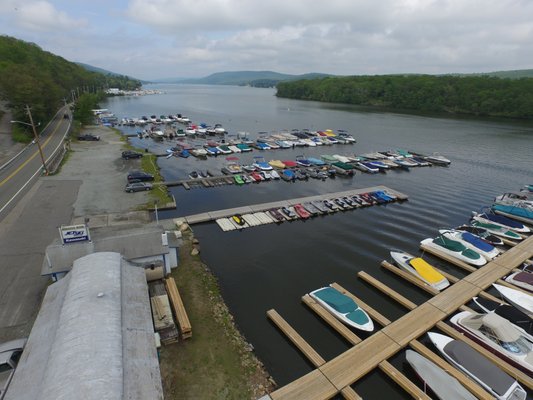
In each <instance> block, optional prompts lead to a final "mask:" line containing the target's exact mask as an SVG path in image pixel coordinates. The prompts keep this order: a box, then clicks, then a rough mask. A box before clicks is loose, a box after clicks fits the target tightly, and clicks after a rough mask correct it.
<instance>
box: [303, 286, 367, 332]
mask: <svg viewBox="0 0 533 400" xmlns="http://www.w3.org/2000/svg"><path fill="white" fill-rule="evenodd" d="M309 296H311V297H312V298H313V299H314V300H316V301H317V302H318V303H319V304H320V305H322V306H323V307H324V308H325V309H326V310H328V311H329V312H330V313H331V314H332V315H333V316H335V318H337V319H338V320H339V321H341V322H343V323H345V324H346V325H349V326H352V327H354V328H357V329H361V330H363V331H367V332H371V331H373V330H374V323H373V322H372V320H371V319H370V317H369V316H368V314H367V313H366V312H365V311H364V310H363V309H362V308H360V307H359V306H358V305H357V303H356V302H355V301H353V299H352V298H351V297H348V296H346V295H345V294H343V293H341V292H339V291H338V290H337V289H335V288H332V287H330V286H326V287H323V288H320V289H316V290H313V291H312V292H310V293H309Z"/></svg>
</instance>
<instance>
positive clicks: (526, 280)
mask: <svg viewBox="0 0 533 400" xmlns="http://www.w3.org/2000/svg"><path fill="white" fill-rule="evenodd" d="M505 281H506V282H509V283H512V284H513V285H515V286H518V287H521V288H522V289H526V290H527V291H529V292H533V274H532V273H530V272H524V271H517V272H513V273H512V274H511V275H509V276H508V277H506V278H505Z"/></svg>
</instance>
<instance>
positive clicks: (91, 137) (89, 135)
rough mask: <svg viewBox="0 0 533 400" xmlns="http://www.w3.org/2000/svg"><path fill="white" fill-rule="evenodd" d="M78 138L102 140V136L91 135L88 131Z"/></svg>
mask: <svg viewBox="0 0 533 400" xmlns="http://www.w3.org/2000/svg"><path fill="white" fill-rule="evenodd" d="M78 140H86V141H90V142H93V141H96V140H100V136H96V135H91V134H89V133H88V134H86V135H80V136H78Z"/></svg>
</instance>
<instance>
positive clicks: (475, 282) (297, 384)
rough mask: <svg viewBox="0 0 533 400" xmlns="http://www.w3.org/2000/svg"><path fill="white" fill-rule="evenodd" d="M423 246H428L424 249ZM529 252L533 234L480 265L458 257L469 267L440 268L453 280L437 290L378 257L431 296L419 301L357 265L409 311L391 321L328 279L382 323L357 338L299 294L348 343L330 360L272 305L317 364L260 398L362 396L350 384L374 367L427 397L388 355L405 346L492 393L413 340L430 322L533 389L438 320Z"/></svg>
mask: <svg viewBox="0 0 533 400" xmlns="http://www.w3.org/2000/svg"><path fill="white" fill-rule="evenodd" d="M424 250H426V251H428V249H424ZM433 255H435V256H438V257H441V258H443V259H446V260H447V261H450V262H452V260H450V259H448V258H447V257H444V256H445V255H444V254H438V253H435V252H433ZM532 256H533V236H530V237H529V238H527V239H525V240H523V241H522V242H520V243H517V244H515V245H514V246H512V247H511V248H510V249H509V250H507V251H505V252H504V253H503V254H501V255H500V256H498V257H497V258H495V259H494V260H493V261H491V262H489V263H487V264H486V265H485V266H483V267H481V268H479V269H473V270H470V268H464V267H465V265H461V264H462V263H461V262H460V261H459V262H453V264H454V265H455V266H456V267H458V268H461V269H466V270H467V271H469V272H471V273H470V274H469V275H467V276H466V277H464V278H463V279H459V278H456V277H454V276H453V275H450V274H446V273H445V272H443V271H441V272H442V273H443V274H446V276H447V278H448V279H449V280H450V282H451V283H452V285H451V286H450V287H448V288H447V289H445V290H444V291H442V292H438V291H436V290H434V289H432V288H430V287H429V286H427V285H424V284H423V283H421V282H420V281H418V280H413V279H411V276H410V275H409V274H406V273H404V272H403V271H402V270H400V269H399V268H397V267H395V266H392V265H391V264H390V263H388V262H386V261H384V262H383V263H382V266H383V267H384V268H386V269H387V270H389V271H391V272H394V273H395V274H396V275H398V276H400V277H402V278H404V279H406V280H407V281H408V282H409V283H411V284H414V285H416V286H417V287H418V288H420V289H422V290H424V291H425V292H426V293H428V294H430V295H433V297H432V298H431V299H430V300H428V301H426V302H425V303H423V304H421V305H417V304H415V303H414V302H412V301H411V300H409V299H408V298H406V297H404V296H403V295H401V294H400V293H398V292H396V291H395V290H393V289H392V288H390V287H388V286H387V285H385V284H384V283H382V282H380V281H379V280H377V279H375V278H374V277H372V276H371V275H370V274H368V273H366V272H364V271H360V272H359V273H358V277H359V278H360V279H362V280H363V281H364V282H365V283H367V284H368V285H370V286H371V287H373V288H375V289H377V290H379V291H380V292H381V293H382V294H383V295H384V296H388V297H389V298H391V299H392V300H394V301H396V302H397V303H398V304H400V305H401V306H402V307H404V308H406V309H407V310H408V311H409V312H408V313H407V314H405V315H404V316H403V317H401V318H399V319H397V320H396V321H390V320H389V319H387V318H386V317H385V316H383V315H382V314H380V313H379V312H378V311H376V310H375V309H373V308H372V307H370V306H368V305H367V304H365V303H364V302H363V301H362V300H361V299H359V298H357V297H356V296H355V295H353V294H352V293H350V292H348V291H347V290H346V289H344V288H343V287H341V286H340V285H339V284H337V283H332V284H331V286H332V287H334V288H336V289H337V290H339V291H340V292H341V293H344V294H345V295H347V296H349V297H351V298H352V299H354V301H356V302H357V304H358V305H359V306H360V307H361V308H362V309H364V310H365V311H366V312H367V313H368V314H369V315H370V317H371V318H372V319H373V320H374V322H375V323H376V324H377V325H380V326H382V329H381V330H378V331H376V332H375V333H373V334H372V335H371V336H369V337H368V338H367V339H365V340H362V339H361V338H359V337H358V336H357V335H356V334H355V333H354V332H353V331H352V330H351V329H348V328H347V327H346V326H345V325H343V324H342V323H340V322H339V321H337V320H336V319H335V318H333V317H332V316H331V314H329V313H328V312H327V311H326V310H325V309H324V308H323V307H322V306H320V305H319V304H318V303H316V302H314V301H313V300H312V299H311V298H310V297H309V296H307V295H305V296H303V298H302V301H303V302H304V303H305V304H306V305H307V306H308V307H309V308H310V309H311V310H312V311H314V312H315V313H317V314H318V316H319V317H321V318H323V320H324V321H325V323H327V324H328V325H330V326H331V327H332V328H333V329H335V330H336V331H337V332H338V333H339V335H341V337H343V338H344V339H345V340H346V341H347V342H348V343H349V344H350V345H352V346H353V347H351V348H350V349H349V350H347V351H345V352H344V353H342V354H340V355H339V356H337V357H335V358H334V359H332V360H330V361H326V360H324V359H323V358H322V357H321V356H320V355H319V354H318V353H317V352H316V350H314V349H313V348H312V347H311V346H310V345H309V343H307V342H306V341H305V339H304V338H303V337H302V336H301V335H300V334H299V333H298V332H297V331H296V330H294V329H293V328H292V327H291V326H290V324H289V322H287V321H285V320H284V319H283V317H282V316H281V315H280V314H278V313H277V312H276V311H275V310H269V311H268V312H267V316H268V318H269V319H270V320H271V321H273V322H274V324H275V325H276V326H277V327H278V328H279V329H280V330H281V331H282V332H283V333H284V334H285V335H286V336H287V337H288V339H290V340H291V342H292V343H293V344H294V345H295V346H296V347H297V348H298V349H299V350H300V351H301V352H302V353H303V354H304V355H305V356H306V357H307V359H308V360H309V361H310V362H311V363H312V364H313V365H314V366H315V368H316V369H315V370H313V371H312V372H310V373H308V374H306V375H304V376H303V377H301V378H299V379H297V380H295V381H293V382H292V383H289V384H288V385H286V386H283V387H281V388H279V389H277V390H275V391H274V392H272V393H270V394H269V395H266V396H263V397H262V398H261V399H260V400H309V399H313V400H326V399H330V398H332V397H334V396H335V395H337V394H340V395H341V396H343V397H344V398H345V399H361V396H360V395H358V394H357V393H356V392H355V391H354V389H353V388H352V387H351V385H352V384H354V383H355V382H357V381H358V380H359V379H361V378H362V377H364V376H365V375H366V374H368V373H369V372H371V371H372V370H373V369H374V368H376V367H377V368H379V369H380V370H381V371H382V372H384V373H385V374H386V375H387V376H388V377H389V378H390V379H392V380H393V381H394V382H396V383H397V384H398V385H399V386H400V387H401V388H402V389H404V390H405V391H406V392H407V393H408V394H409V395H411V396H412V397H413V398H416V399H429V397H428V396H427V395H426V394H425V393H424V392H423V391H422V390H421V389H420V386H419V385H417V384H414V383H413V382H411V381H410V380H409V379H408V378H407V377H406V376H405V375H403V374H402V373H401V372H400V371H398V370H396V369H395V368H394V367H393V366H392V365H391V364H390V363H389V362H388V361H387V360H388V359H389V358H390V357H392V356H394V355H395V354H396V353H398V352H399V351H402V350H403V349H404V348H406V347H407V346H409V347H411V348H412V349H414V350H415V351H417V352H418V353H420V354H422V355H423V356H424V357H426V358H429V359H430V360H431V361H433V362H434V363H436V364H437V365H439V366H440V367H441V368H443V369H445V370H446V371H447V372H448V373H449V374H450V375H452V376H453V377H454V378H455V379H457V380H458V381H459V382H460V383H461V384H462V385H463V386H464V387H465V388H466V389H467V390H469V391H470V392H471V393H472V394H473V395H474V396H475V397H476V398H479V399H493V398H494V397H493V396H491V395H490V394H489V393H487V392H486V391H485V390H484V389H483V388H482V387H481V386H479V385H478V384H477V383H476V382H474V381H473V380H471V379H469V378H468V377H467V376H466V375H465V374H463V373H462V372H460V371H458V370H457V369H455V368H453V367H452V366H451V365H450V364H448V363H447V362H446V361H444V359H442V358H441V357H440V356H437V354H435V353H434V352H433V351H432V350H430V349H429V348H427V347H426V346H425V345H423V344H422V343H421V342H420V341H419V340H418V338H419V337H421V336H423V335H424V334H425V333H426V332H427V331H429V330H430V329H434V328H437V329H438V330H440V331H441V332H443V333H444V334H446V335H448V336H451V337H452V338H454V339H456V340H462V341H464V342H466V343H467V344H468V345H470V346H471V347H473V348H474V349H475V350H477V351H478V352H480V353H482V354H483V355H484V356H485V357H487V358H489V359H490V360H491V361H492V362H493V363H495V364H496V365H498V367H500V368H501V369H502V370H503V371H505V372H507V373H508V374H509V375H511V376H513V377H514V378H515V379H517V380H518V381H519V382H520V384H521V385H522V386H523V387H524V388H526V389H529V390H533V378H532V377H531V376H530V375H529V374H528V373H525V372H523V371H522V370H519V369H517V368H516V367H514V366H513V365H511V364H509V363H507V362H506V361H504V360H503V359H501V358H499V357H498V356H496V355H494V354H492V353H491V352H489V351H487V350H486V349H485V348H484V347H482V346H480V345H479V344H477V343H476V342H474V341H472V340H471V339H469V338H468V337H466V336H465V335H463V334H461V333H459V332H458V331H456V330H455V329H454V328H452V327H451V326H449V325H448V324H446V323H445V322H443V321H444V320H445V319H446V318H447V317H449V316H450V315H452V314H454V313H455V312H456V311H458V310H460V311H464V310H470V309H469V308H468V307H467V306H465V304H466V303H467V302H469V301H470V300H471V299H472V297H474V296H483V297H485V298H488V299H494V297H493V296H491V295H490V294H488V293H486V292H485V290H486V289H487V288H488V287H490V286H491V285H492V283H494V282H502V281H501V278H502V277H503V276H505V275H508V274H509V273H510V272H512V271H513V270H515V268H517V267H518V266H520V265H521V264H522V263H523V262H525V261H527V260H528V259H530V258H531V257H532Z"/></svg>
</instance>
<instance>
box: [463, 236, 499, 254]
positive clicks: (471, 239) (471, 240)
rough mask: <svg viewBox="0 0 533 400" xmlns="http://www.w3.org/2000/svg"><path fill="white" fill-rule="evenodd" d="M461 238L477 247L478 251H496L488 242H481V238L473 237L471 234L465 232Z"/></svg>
mask: <svg viewBox="0 0 533 400" xmlns="http://www.w3.org/2000/svg"><path fill="white" fill-rule="evenodd" d="M461 238H462V239H463V240H464V241H465V242H468V243H470V244H472V245H474V246H476V247H477V248H478V249H480V250H482V251H486V252H487V253H489V252H491V251H492V250H494V246H492V245H490V244H488V243H487V242H485V241H483V240H481V239H480V238H479V237H477V236H475V235H472V234H471V233H469V232H463V233H462V234H461Z"/></svg>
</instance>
